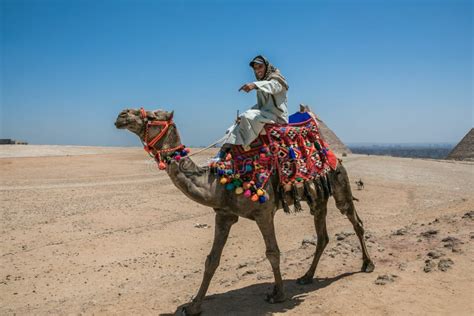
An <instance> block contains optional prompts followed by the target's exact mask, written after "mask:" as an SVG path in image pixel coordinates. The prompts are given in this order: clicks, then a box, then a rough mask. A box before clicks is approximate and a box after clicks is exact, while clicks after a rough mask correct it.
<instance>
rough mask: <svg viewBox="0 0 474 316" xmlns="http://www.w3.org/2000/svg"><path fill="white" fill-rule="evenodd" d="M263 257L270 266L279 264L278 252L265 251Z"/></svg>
mask: <svg viewBox="0 0 474 316" xmlns="http://www.w3.org/2000/svg"><path fill="white" fill-rule="evenodd" d="M265 255H266V256H267V259H268V261H270V264H271V265H272V266H273V265H279V264H280V250H278V249H277V250H267V251H266V252H265Z"/></svg>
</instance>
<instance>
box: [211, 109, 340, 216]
mask: <svg viewBox="0 0 474 316" xmlns="http://www.w3.org/2000/svg"><path fill="white" fill-rule="evenodd" d="M289 121H290V123H289V124H266V125H265V126H264V130H265V133H261V134H260V135H259V137H258V138H257V139H255V140H254V141H253V142H252V143H251V144H250V149H249V148H244V147H243V146H240V145H235V146H232V148H231V150H230V153H229V154H228V155H227V157H226V159H225V161H222V162H217V163H214V164H213V165H211V168H213V169H214V170H215V172H216V173H217V174H218V175H219V176H220V177H221V178H220V182H221V184H223V185H225V188H226V189H227V190H229V191H231V190H233V191H235V194H243V195H244V196H245V197H247V198H249V199H251V200H252V201H254V202H257V201H258V202H260V203H265V202H266V201H267V200H268V194H267V193H266V190H265V188H266V187H267V185H268V181H269V179H270V176H271V175H272V174H274V173H277V174H278V179H279V181H278V182H279V183H278V184H279V192H280V196H281V197H282V199H283V200H284V198H283V197H284V195H285V192H288V191H291V192H294V193H295V194H296V193H297V187H304V188H306V186H305V183H306V182H308V181H314V180H316V179H318V178H321V177H324V178H325V177H326V174H327V172H329V171H330V170H334V169H335V168H336V167H337V158H336V156H335V154H334V153H333V152H332V151H331V150H330V149H329V145H328V144H327V143H326V142H325V141H324V139H323V138H322V136H321V133H320V131H319V126H318V122H317V120H316V118H314V117H313V116H311V115H309V114H308V113H306V112H304V113H302V112H297V113H295V114H293V115H291V116H290V120H289ZM246 149H248V150H246ZM324 182H327V181H324ZM295 194H294V195H293V200H294V204H295V209H296V208H297V207H298V206H297V203H296V202H297V196H296V195H295ZM283 202H284V201H283ZM283 206H284V209H285V211H287V207H285V203H284V205H283ZM299 208H300V207H299Z"/></svg>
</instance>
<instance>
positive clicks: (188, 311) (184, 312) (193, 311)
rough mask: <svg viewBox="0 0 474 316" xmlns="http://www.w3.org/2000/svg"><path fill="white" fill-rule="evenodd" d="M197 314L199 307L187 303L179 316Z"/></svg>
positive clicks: (199, 310) (199, 313)
mask: <svg viewBox="0 0 474 316" xmlns="http://www.w3.org/2000/svg"><path fill="white" fill-rule="evenodd" d="M197 315H201V309H200V308H193V307H192V305H188V306H185V307H183V308H182V309H181V316H197Z"/></svg>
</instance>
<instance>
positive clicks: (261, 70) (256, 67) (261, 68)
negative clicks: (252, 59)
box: [253, 63, 266, 80]
mask: <svg viewBox="0 0 474 316" xmlns="http://www.w3.org/2000/svg"><path fill="white" fill-rule="evenodd" d="M265 68H266V67H265V65H264V64H257V63H255V64H253V71H255V74H256V75H257V79H258V80H262V79H263V76H265V70H266V69H265Z"/></svg>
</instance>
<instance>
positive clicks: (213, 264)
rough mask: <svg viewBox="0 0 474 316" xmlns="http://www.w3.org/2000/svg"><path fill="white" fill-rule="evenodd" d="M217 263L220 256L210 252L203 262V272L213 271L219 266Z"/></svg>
mask: <svg viewBox="0 0 474 316" xmlns="http://www.w3.org/2000/svg"><path fill="white" fill-rule="evenodd" d="M219 263H220V256H217V255H215V254H212V253H211V254H209V255H208V256H207V258H206V263H205V264H204V266H205V272H208V273H213V272H214V271H215V270H216V269H217V267H218V266H219Z"/></svg>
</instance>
